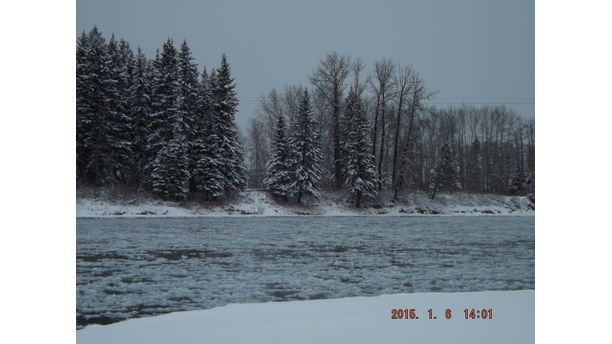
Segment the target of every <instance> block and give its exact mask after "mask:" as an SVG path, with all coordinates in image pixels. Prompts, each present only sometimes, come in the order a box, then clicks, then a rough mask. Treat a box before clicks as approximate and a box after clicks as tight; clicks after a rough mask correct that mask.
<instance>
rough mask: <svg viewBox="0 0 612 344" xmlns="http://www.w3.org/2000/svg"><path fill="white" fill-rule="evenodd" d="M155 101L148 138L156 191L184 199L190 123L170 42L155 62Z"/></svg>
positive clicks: (153, 187)
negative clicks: (152, 153) (184, 109)
mask: <svg viewBox="0 0 612 344" xmlns="http://www.w3.org/2000/svg"><path fill="white" fill-rule="evenodd" d="M155 68H156V72H155V74H154V76H155V77H156V79H155V91H154V92H155V98H156V99H155V101H154V103H153V106H154V111H155V112H154V113H153V114H152V116H151V118H152V123H151V125H152V129H151V134H150V135H149V142H151V145H150V147H151V149H152V151H153V152H154V154H155V155H154V156H155V158H154V159H153V162H152V166H151V168H150V170H151V186H152V190H153V192H155V193H157V194H160V195H162V196H163V197H165V198H171V199H175V200H184V199H185V198H186V197H187V193H188V192H189V178H190V171H189V151H188V147H187V132H188V124H187V121H186V115H185V112H184V111H182V109H181V105H180V101H181V95H180V87H179V70H178V61H177V51H176V49H175V48H174V44H173V42H172V40H171V39H168V40H167V41H166V42H165V43H164V46H163V48H162V53H161V56H159V59H157V60H156V61H155Z"/></svg>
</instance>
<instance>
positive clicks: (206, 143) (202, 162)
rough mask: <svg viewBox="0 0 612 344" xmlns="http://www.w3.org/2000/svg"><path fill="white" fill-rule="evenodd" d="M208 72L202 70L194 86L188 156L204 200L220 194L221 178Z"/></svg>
mask: <svg viewBox="0 0 612 344" xmlns="http://www.w3.org/2000/svg"><path fill="white" fill-rule="evenodd" d="M214 74H215V73H214V72H213V73H212V75H211V76H209V75H208V74H207V73H206V69H204V70H203V71H202V78H201V81H200V83H199V88H198V110H197V112H196V116H195V117H194V131H195V138H194V139H193V150H192V153H193V155H192V160H193V161H194V166H193V179H194V182H195V188H196V190H197V191H199V192H201V193H202V198H203V200H204V201H208V200H211V199H214V198H217V197H220V196H222V195H223V191H224V183H225V178H224V176H223V172H222V168H221V162H222V157H221V151H220V150H219V147H220V146H221V140H220V138H219V136H218V135H217V132H216V131H215V130H214V127H213V124H214V123H213V118H212V117H213V116H212V115H213V114H212V113H211V111H210V109H211V104H210V103H211V99H212V98H211V97H212V90H211V78H212V77H213V76H214Z"/></svg>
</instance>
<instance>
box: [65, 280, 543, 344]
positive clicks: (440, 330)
mask: <svg viewBox="0 0 612 344" xmlns="http://www.w3.org/2000/svg"><path fill="white" fill-rule="evenodd" d="M394 308H396V309H397V308H401V309H405V308H408V309H411V308H413V309H415V315H416V316H418V319H396V320H392V319H391V316H392V311H391V310H392V309H394ZM430 308H431V309H432V315H433V316H435V317H436V318H437V319H435V320H434V319H431V320H430V319H429V313H428V310H429V309H430ZM466 308H468V309H470V310H471V309H472V308H474V309H475V310H476V311H477V314H478V313H479V312H480V311H481V310H482V309H486V310H489V309H491V310H492V315H493V316H492V318H491V319H482V318H475V319H465V315H464V314H465V313H464V309H466ZM446 309H450V310H451V318H450V319H446V317H445V310H446ZM487 314H488V313H487ZM534 326H535V324H534V291H533V290H521V291H484V292H466V293H417V294H395V295H383V296H376V297H353V298H344V299H331V300H314V301H291V302H273V303H256V304H232V305H228V306H225V307H219V308H213V309H208V310H200V311H188V312H177V313H170V314H164V315H160V316H155V317H148V318H139V319H131V320H127V321H124V322H119V323H115V324H111V325H105V326H100V325H92V326H88V327H86V328H84V329H82V330H78V331H77V332H76V337H77V343H79V344H93V343H115V344H120V343H132V344H137V343H147V344H155V343H378V342H381V340H389V339H390V340H394V339H396V340H398V342H402V343H403V342H411V343H450V342H452V343H455V344H461V343H470V344H475V343H533V342H534V335H535V332H534V331H535V330H534Z"/></svg>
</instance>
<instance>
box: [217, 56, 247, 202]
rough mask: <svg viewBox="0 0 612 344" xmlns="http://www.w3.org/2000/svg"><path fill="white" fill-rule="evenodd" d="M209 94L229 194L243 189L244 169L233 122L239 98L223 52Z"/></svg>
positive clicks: (240, 145) (240, 147)
mask: <svg viewBox="0 0 612 344" xmlns="http://www.w3.org/2000/svg"><path fill="white" fill-rule="evenodd" d="M211 86H212V97H211V112H212V122H213V123H212V131H214V132H215V133H216V134H217V135H218V136H219V141H220V145H219V147H218V149H219V152H220V155H221V161H220V162H218V163H217V164H218V165H219V166H220V167H221V171H222V174H223V176H224V177H225V182H224V190H225V192H227V193H232V192H235V191H239V190H242V189H244V187H245V186H246V172H245V168H244V165H243V153H242V144H241V143H240V140H239V138H238V130H237V128H236V124H235V122H234V117H235V115H236V111H237V106H238V98H237V97H236V91H235V90H234V89H235V87H236V85H235V84H234V79H233V78H232V77H231V73H230V67H229V64H228V63H227V59H226V57H225V54H224V55H223V56H222V58H221V65H220V66H219V68H218V69H217V71H216V73H215V76H214V78H213V79H212V80H211Z"/></svg>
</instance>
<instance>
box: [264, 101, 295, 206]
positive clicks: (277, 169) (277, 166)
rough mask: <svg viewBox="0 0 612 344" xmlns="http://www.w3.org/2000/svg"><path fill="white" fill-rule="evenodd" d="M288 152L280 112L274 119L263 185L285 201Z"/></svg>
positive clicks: (288, 170)
mask: <svg viewBox="0 0 612 344" xmlns="http://www.w3.org/2000/svg"><path fill="white" fill-rule="evenodd" d="M290 153H291V151H290V149H289V141H288V137H287V128H286V126H285V116H284V115H283V114H282V113H281V114H279V115H278V118H277V120H276V128H275V129H274V141H273V142H272V156H271V158H270V161H268V165H267V166H266V178H265V179H264V185H265V186H266V190H268V192H269V193H271V194H272V195H274V196H279V197H282V198H283V199H284V200H285V201H286V200H287V198H288V197H289V196H290V195H291V183H292V181H291V155H290Z"/></svg>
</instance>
